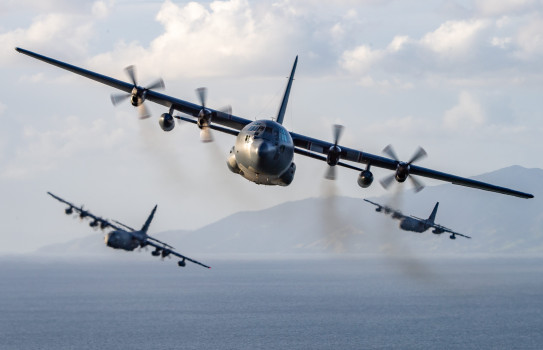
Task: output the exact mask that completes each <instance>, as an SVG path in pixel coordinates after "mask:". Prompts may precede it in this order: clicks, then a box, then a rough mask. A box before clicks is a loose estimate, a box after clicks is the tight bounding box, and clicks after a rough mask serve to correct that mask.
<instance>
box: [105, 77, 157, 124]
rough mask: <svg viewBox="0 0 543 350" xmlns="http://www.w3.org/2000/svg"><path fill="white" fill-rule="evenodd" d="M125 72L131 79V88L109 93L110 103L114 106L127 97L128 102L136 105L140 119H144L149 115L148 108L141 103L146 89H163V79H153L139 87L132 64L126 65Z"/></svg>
mask: <svg viewBox="0 0 543 350" xmlns="http://www.w3.org/2000/svg"><path fill="white" fill-rule="evenodd" d="M125 72H126V74H128V76H129V77H130V80H131V81H132V84H133V88H132V91H131V92H130V93H123V94H111V103H113V105H114V106H116V105H118V104H119V103H121V102H123V101H124V100H126V99H128V98H129V97H130V98H131V99H130V102H131V103H132V105H133V106H134V107H138V114H139V118H140V119H146V118H149V117H150V116H151V114H150V113H149V110H148V109H147V107H146V106H145V104H144V103H143V102H144V101H145V97H146V95H147V91H149V90H154V89H164V87H165V86H164V81H163V80H162V79H160V78H159V79H157V80H155V81H154V82H153V83H152V84H150V85H148V86H147V87H141V86H138V83H137V80H136V68H135V67H134V66H128V67H126V68H125Z"/></svg>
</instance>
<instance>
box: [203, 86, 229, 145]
mask: <svg viewBox="0 0 543 350" xmlns="http://www.w3.org/2000/svg"><path fill="white" fill-rule="evenodd" d="M196 94H197V95H198V99H199V100H200V105H201V106H202V109H201V110H200V112H199V113H198V123H197V125H198V127H199V128H200V140H201V141H202V142H212V141H213V135H212V134H211V119H212V117H213V115H214V114H215V112H213V111H211V110H209V109H207V108H206V101H207V88H205V87H201V88H198V89H196ZM219 111H220V112H222V113H225V114H228V115H230V114H232V107H230V106H226V107H224V108H221V109H220V110H219Z"/></svg>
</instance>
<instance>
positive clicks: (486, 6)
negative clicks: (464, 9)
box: [475, 0, 540, 16]
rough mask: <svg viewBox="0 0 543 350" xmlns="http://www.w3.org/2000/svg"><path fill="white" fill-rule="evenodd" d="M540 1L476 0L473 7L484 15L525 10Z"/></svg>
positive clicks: (499, 14) (498, 14) (497, 14)
mask: <svg viewBox="0 0 543 350" xmlns="http://www.w3.org/2000/svg"><path fill="white" fill-rule="evenodd" d="M538 3H540V2H539V1H537V0H498V1H497V0H476V1H475V7H476V9H477V10H478V12H479V13H480V14H482V15H484V16H501V15H503V14H511V13H519V12H525V11H529V10H531V9H533V8H534V7H535V6H536V5H538Z"/></svg>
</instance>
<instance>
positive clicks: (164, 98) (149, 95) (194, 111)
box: [15, 47, 251, 132]
mask: <svg viewBox="0 0 543 350" xmlns="http://www.w3.org/2000/svg"><path fill="white" fill-rule="evenodd" d="M15 50H17V52H20V53H22V54H25V55H27V56H30V57H32V58H35V59H37V60H40V61H43V62H46V63H49V64H51V65H53V66H56V67H59V68H62V69H65V70H67V71H70V72H72V73H75V74H79V75H82V76H84V77H85V78H89V79H92V80H95V81H97V82H99V83H102V84H105V85H109V86H111V87H113V88H115V89H119V90H121V91H124V92H126V93H130V92H131V91H132V89H133V88H134V85H133V84H130V83H127V82H124V81H121V80H117V79H114V78H111V77H108V76H106V75H102V74H99V73H95V72H92V71H90V70H87V69H83V68H80V67H77V66H74V65H71V64H68V63H65V62H62V61H58V60H55V59H53V58H50V57H47V56H43V55H40V54H37V53H35V52H32V51H28V50H25V49H22V48H19V47H17V48H15ZM145 100H146V101H152V102H155V103H158V104H160V105H163V106H165V107H167V108H172V109H174V110H177V111H180V112H182V113H185V114H188V115H191V116H193V117H197V116H198V113H200V110H201V109H202V106H200V105H197V104H194V103H190V102H187V101H184V100H181V99H178V98H175V97H171V96H168V95H164V94H161V93H158V92H156V91H153V90H147V92H146V95H145ZM206 109H208V110H210V111H211V113H212V121H213V123H217V124H220V125H224V126H226V127H228V128H232V129H235V130H241V129H243V127H244V126H245V125H247V124H249V123H250V122H251V120H247V119H243V118H240V117H236V116H234V115H231V114H228V113H225V112H222V111H218V110H213V109H211V108H207V107H206ZM180 119H182V118H180ZM185 121H191V120H190V119H189V120H185ZM219 131H223V132H228V130H226V129H223V130H221V129H219Z"/></svg>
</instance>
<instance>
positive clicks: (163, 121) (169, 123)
mask: <svg viewBox="0 0 543 350" xmlns="http://www.w3.org/2000/svg"><path fill="white" fill-rule="evenodd" d="M158 124H160V127H161V128H162V130H164V131H172V130H173V128H174V127H175V120H174V119H173V117H172V115H171V114H170V113H162V115H161V116H160V118H158Z"/></svg>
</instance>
